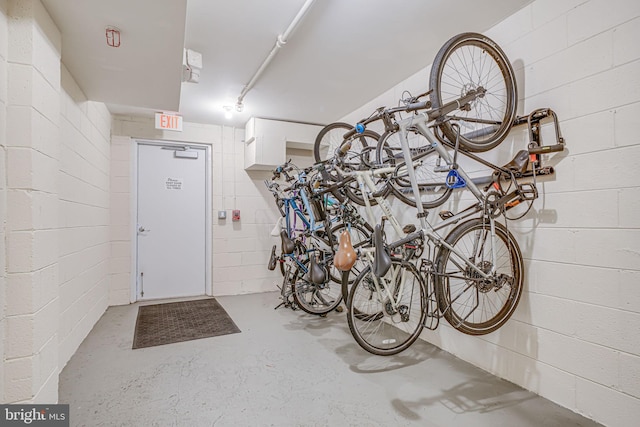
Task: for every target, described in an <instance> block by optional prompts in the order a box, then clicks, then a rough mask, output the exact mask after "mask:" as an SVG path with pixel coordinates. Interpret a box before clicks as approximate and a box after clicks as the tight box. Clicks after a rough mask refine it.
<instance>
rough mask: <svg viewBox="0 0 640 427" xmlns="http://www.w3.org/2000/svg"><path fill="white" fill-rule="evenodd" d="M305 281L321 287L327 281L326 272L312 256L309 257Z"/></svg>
mask: <svg viewBox="0 0 640 427" xmlns="http://www.w3.org/2000/svg"><path fill="white" fill-rule="evenodd" d="M307 280H308V281H310V282H311V283H313V284H315V285H322V284H323V283H324V282H326V281H327V270H326V269H325V268H324V267H323V266H321V265H320V264H318V262H317V261H316V256H315V255H314V254H311V256H310V257H309V273H308V274H307Z"/></svg>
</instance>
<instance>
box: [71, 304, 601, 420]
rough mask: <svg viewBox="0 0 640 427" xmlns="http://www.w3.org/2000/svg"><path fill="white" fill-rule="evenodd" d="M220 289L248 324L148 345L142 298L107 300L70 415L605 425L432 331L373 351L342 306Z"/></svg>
mask: <svg viewBox="0 0 640 427" xmlns="http://www.w3.org/2000/svg"><path fill="white" fill-rule="evenodd" d="M217 299H218V301H219V302H220V304H222V306H223V307H224V308H225V309H226V310H227V312H228V313H229V315H230V316H231V317H232V318H233V320H234V321H235V323H236V324H237V325H238V327H239V328H240V330H241V331H242V332H241V333H239V334H232V335H225V336H219V337H213V338H207V339H201V340H196V341H188V342H182V343H177V344H170V345H165V346H159V347H151V348H144V349H138V350H132V349H131V344H132V340H133V332H134V325H135V321H136V315H137V311H138V305H137V304H134V305H131V306H120V307H111V308H109V309H108V310H107V312H106V313H105V314H104V316H103V317H102V318H101V319H100V321H99V322H98V323H97V324H96V326H95V327H94V329H93V330H92V331H91V333H90V334H89V336H88V337H87V338H86V339H85V341H84V342H83V343H82V345H81V346H80V348H79V349H78V351H77V353H76V354H75V355H74V356H73V358H72V359H71V360H70V361H69V363H68V364H67V366H66V367H65V368H64V370H63V371H62V373H61V375H60V397H59V401H60V403H68V404H70V411H71V425H73V426H136V427H141V426H163V427H164V426H190V427H191V426H196V427H199V426H217V427H221V426H234V427H236V426H385V427H389V426H422V427H429V426H447V427H450V426H465V427H466V426H492V427H495V426H518V427H523V426H536V427H537V426H547V427H551V426H558V427H560V426H562V427H567V426H596V425H598V424H596V423H594V422H593V421H590V420H588V419H586V418H583V417H581V416H579V415H577V414H575V413H573V412H571V411H569V410H567V409H564V408H561V407H560V406H558V405H556V404H554V403H551V402H550V401H548V400H545V399H543V398H541V397H539V396H536V395H535V394H532V393H530V392H527V391H525V390H523V389H521V388H519V387H517V386H515V385H513V384H511V383H509V382H506V381H504V380H501V379H499V378H497V377H494V376H492V375H490V374H488V373H486V372H484V371H482V370H480V369H477V368H475V367H474V366H472V365H469V364H467V363H465V362H463V361H461V360H459V359H457V358H455V357H453V356H451V355H450V354H448V353H446V352H444V351H442V350H439V349H438V348H436V347H434V346H432V345H429V344H427V343H425V342H423V341H418V342H417V343H416V344H414V345H413V346H412V347H411V348H410V349H409V350H407V351H405V352H403V353H401V354H399V355H396V356H391V357H380V356H373V355H371V354H369V353H367V352H365V351H364V350H362V349H361V348H360V347H359V346H358V345H357V344H356V343H355V341H354V340H353V338H352V337H351V334H350V332H349V328H348V325H347V321H346V317H345V314H344V313H335V312H334V313H331V314H330V315H329V316H328V317H327V318H320V317H315V316H310V315H308V314H305V313H304V312H301V311H296V312H293V311H291V310H290V309H285V308H280V309H278V310H273V307H274V306H275V305H276V304H277V303H278V295H277V294H275V293H265V294H257V295H242V296H232V297H219V298H217ZM461 339H464V337H461Z"/></svg>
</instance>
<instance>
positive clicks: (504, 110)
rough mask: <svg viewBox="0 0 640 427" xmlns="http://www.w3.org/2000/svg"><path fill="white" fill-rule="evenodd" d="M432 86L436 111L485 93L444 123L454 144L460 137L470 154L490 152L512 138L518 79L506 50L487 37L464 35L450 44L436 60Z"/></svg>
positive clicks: (453, 39)
mask: <svg viewBox="0 0 640 427" xmlns="http://www.w3.org/2000/svg"><path fill="white" fill-rule="evenodd" d="M429 85H430V88H431V89H432V90H433V92H431V102H432V104H433V107H434V108H438V107H440V106H442V105H444V104H446V103H447V102H449V101H453V100H455V99H458V98H460V97H463V96H465V95H467V94H468V93H469V92H470V91H472V90H475V89H478V88H480V87H482V88H484V89H485V90H486V93H485V94H484V95H483V96H481V97H479V98H477V99H475V100H474V101H472V102H471V103H470V104H469V105H468V108H466V109H464V110H456V111H454V112H453V113H451V114H450V115H449V116H448V117H447V120H446V121H444V122H443V123H442V124H441V125H440V128H441V130H442V132H443V133H444V135H445V136H446V138H447V139H448V140H449V141H450V142H451V143H455V142H456V138H458V137H459V142H460V145H461V146H463V147H465V148H466V149H468V150H469V151H487V150H490V149H491V148H494V147H495V146H497V145H498V144H500V142H502V141H503V140H504V138H505V137H506V136H507V135H508V133H509V131H510V129H511V126H512V124H513V120H514V119H515V116H516V103H517V89H516V82H515V77H514V73H513V69H512V67H511V64H510V63H509V60H508V58H507V57H506V55H505V54H504V52H503V51H502V49H500V47H499V46H498V45H497V44H496V43H495V42H493V41H492V40H491V39H489V38H488V37H485V36H483V35H482V34H476V33H464V34H460V35H457V36H455V37H453V38H452V39H450V40H449V41H447V43H445V44H444V45H443V46H442V48H441V49H440V51H439V52H438V54H437V55H436V58H435V60H434V62H433V66H432V68H431V76H430V79H429ZM455 125H458V126H459V129H460V131H459V135H458V132H457V131H456V128H455Z"/></svg>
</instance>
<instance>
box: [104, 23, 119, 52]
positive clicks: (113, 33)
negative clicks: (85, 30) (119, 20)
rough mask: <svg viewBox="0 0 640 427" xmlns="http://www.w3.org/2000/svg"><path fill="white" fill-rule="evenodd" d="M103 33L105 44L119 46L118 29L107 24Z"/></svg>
mask: <svg viewBox="0 0 640 427" xmlns="http://www.w3.org/2000/svg"><path fill="white" fill-rule="evenodd" d="M105 35H106V36H107V46H111V47H120V29H119V28H118V27H113V26H111V25H109V26H108V27H107V28H106V29H105Z"/></svg>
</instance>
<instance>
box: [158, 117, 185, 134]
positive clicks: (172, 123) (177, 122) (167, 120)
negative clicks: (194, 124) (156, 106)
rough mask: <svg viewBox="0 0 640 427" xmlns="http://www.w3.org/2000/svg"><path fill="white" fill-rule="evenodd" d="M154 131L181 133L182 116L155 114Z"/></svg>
mask: <svg viewBox="0 0 640 427" xmlns="http://www.w3.org/2000/svg"><path fill="white" fill-rule="evenodd" d="M156 129H163V130H176V131H178V132H182V116H175V115H173V114H164V113H156Z"/></svg>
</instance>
